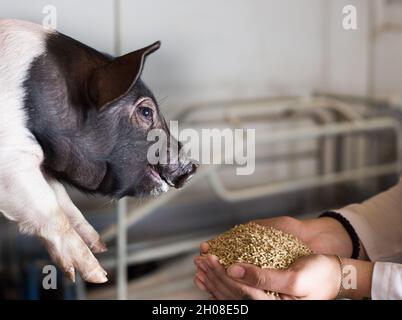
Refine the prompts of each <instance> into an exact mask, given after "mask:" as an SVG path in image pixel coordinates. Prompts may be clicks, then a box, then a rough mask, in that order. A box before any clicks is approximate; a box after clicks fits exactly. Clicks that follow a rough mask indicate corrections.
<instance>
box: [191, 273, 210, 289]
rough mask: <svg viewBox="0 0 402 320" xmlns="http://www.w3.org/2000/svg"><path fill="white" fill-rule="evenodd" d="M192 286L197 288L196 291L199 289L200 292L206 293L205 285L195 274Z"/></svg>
mask: <svg viewBox="0 0 402 320" xmlns="http://www.w3.org/2000/svg"><path fill="white" fill-rule="evenodd" d="M194 284H195V285H196V286H197V288H198V289H200V290H201V291H204V292H208V289H207V287H206V286H205V284H204V283H203V282H202V281H201V277H200V276H199V275H198V274H196V276H195V277H194Z"/></svg>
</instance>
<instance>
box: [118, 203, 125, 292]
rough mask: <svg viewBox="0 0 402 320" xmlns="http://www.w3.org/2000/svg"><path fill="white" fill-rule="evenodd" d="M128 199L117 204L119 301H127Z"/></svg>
mask: <svg viewBox="0 0 402 320" xmlns="http://www.w3.org/2000/svg"><path fill="white" fill-rule="evenodd" d="M126 214H127V198H123V199H120V200H119V201H118V202H117V227H118V230H117V299H118V300H126V299H127V221H126Z"/></svg>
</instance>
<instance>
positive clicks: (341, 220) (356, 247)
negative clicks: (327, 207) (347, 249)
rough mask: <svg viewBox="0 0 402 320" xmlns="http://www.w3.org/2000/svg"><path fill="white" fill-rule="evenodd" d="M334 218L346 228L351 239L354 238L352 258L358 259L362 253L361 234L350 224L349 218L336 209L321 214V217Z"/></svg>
mask: <svg viewBox="0 0 402 320" xmlns="http://www.w3.org/2000/svg"><path fill="white" fill-rule="evenodd" d="M325 217H327V218H333V219H335V220H337V221H338V222H339V223H340V224H341V225H342V226H343V227H344V228H345V230H346V232H347V233H348V235H349V237H350V239H351V240H352V245H353V251H352V257H351V258H352V259H358V258H359V255H360V240H359V236H358V235H357V233H356V231H355V229H354V228H353V226H352V225H351V224H350V222H349V220H348V219H346V218H345V217H344V216H342V215H341V214H339V213H338V212H334V211H327V212H324V213H323V214H321V215H320V218H325Z"/></svg>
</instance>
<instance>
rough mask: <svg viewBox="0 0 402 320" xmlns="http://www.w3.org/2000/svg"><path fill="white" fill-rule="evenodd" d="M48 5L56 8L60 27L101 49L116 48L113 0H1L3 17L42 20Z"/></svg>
mask: <svg viewBox="0 0 402 320" xmlns="http://www.w3.org/2000/svg"><path fill="white" fill-rule="evenodd" d="M45 5H54V6H55V7H56V9H57V21H58V24H57V27H58V30H59V31H60V32H63V33H65V34H68V35H69V36H71V37H73V38H76V39H78V40H80V41H82V42H85V43H86V44H88V45H90V46H94V47H96V48H97V49H98V50H102V51H106V52H111V53H113V50H114V11H113V8H114V5H113V1H112V0H84V1H82V0H67V1H66V0H34V1H32V0H0V18H15V19H23V20H29V21H33V22H37V23H42V20H43V18H44V17H45V14H43V13H42V10H43V8H44V6H45Z"/></svg>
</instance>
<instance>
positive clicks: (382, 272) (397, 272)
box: [371, 262, 402, 300]
mask: <svg viewBox="0 0 402 320" xmlns="http://www.w3.org/2000/svg"><path fill="white" fill-rule="evenodd" d="M371 299H373V300H402V265H401V264H396V263H389V262H376V263H375V264H374V271H373V278H372V284H371Z"/></svg>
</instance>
